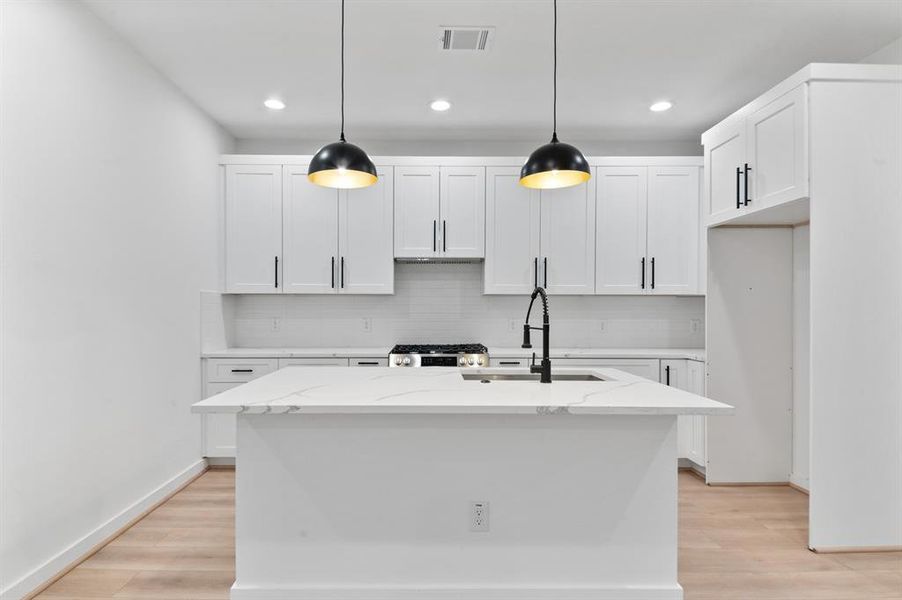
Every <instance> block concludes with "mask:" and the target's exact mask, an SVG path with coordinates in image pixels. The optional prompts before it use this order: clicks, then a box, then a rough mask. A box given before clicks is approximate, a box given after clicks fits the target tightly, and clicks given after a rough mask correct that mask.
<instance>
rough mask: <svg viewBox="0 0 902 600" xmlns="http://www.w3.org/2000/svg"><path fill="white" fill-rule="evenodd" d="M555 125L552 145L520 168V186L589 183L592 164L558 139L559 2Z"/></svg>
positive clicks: (555, 61)
mask: <svg viewBox="0 0 902 600" xmlns="http://www.w3.org/2000/svg"><path fill="white" fill-rule="evenodd" d="M553 112H554V125H553V127H552V133H551V142H549V143H547V144H545V145H544V146H540V147H539V148H537V149H536V150H535V151H534V152H533V153H532V154H530V155H529V158H528V159H526V164H524V165H523V168H522V169H520V185H522V186H524V187H528V188H536V189H543V190H550V189H555V188H563V187H570V186H572V185H578V184H580V183H583V182H585V181H588V180H589V177H591V174H590V173H589V164H588V163H587V162H586V157H585V156H583V153H582V152H580V151H579V149H578V148H576V147H575V146H571V145H570V144H564V143H563V142H560V141H558V139H557V0H554V108H553Z"/></svg>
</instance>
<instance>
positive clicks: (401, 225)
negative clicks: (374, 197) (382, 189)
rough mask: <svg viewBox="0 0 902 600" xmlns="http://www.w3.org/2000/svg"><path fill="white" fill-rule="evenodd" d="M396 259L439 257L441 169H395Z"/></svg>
mask: <svg viewBox="0 0 902 600" xmlns="http://www.w3.org/2000/svg"><path fill="white" fill-rule="evenodd" d="M394 171H395V173H394V178H395V181H394V189H395V198H394V203H395V211H394V212H395V217H394V218H395V227H394V230H395V249H394V252H395V256H396V257H398V258H420V257H430V256H436V255H437V253H438V237H439V230H438V227H439V218H440V211H439V185H440V184H439V168H438V167H395V169H394Z"/></svg>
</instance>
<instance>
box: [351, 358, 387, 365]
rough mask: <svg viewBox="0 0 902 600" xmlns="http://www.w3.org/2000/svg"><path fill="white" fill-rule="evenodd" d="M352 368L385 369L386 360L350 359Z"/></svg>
mask: <svg viewBox="0 0 902 600" xmlns="http://www.w3.org/2000/svg"><path fill="white" fill-rule="evenodd" d="M351 366H352V367H387V366H388V359H387V358H385V357H380V358H352V359H351Z"/></svg>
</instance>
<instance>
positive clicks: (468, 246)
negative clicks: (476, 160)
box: [439, 167, 485, 258]
mask: <svg viewBox="0 0 902 600" xmlns="http://www.w3.org/2000/svg"><path fill="white" fill-rule="evenodd" d="M440 196H441V231H440V232H439V238H440V242H441V249H440V250H441V254H442V255H443V256H452V257H460V258H482V257H483V256H485V168H484V167H442V168H441V193H440Z"/></svg>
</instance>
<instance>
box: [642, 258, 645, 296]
mask: <svg viewBox="0 0 902 600" xmlns="http://www.w3.org/2000/svg"><path fill="white" fill-rule="evenodd" d="M642 289H643V290H644V289H645V257H644V256H643V257H642Z"/></svg>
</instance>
